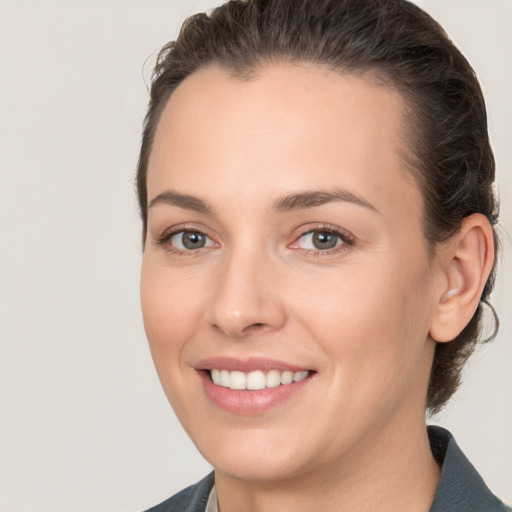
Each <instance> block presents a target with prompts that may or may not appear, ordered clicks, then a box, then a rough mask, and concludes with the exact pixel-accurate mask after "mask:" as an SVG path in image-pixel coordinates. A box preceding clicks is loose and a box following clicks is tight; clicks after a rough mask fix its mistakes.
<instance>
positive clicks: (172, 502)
mask: <svg viewBox="0 0 512 512" xmlns="http://www.w3.org/2000/svg"><path fill="white" fill-rule="evenodd" d="M213 483H214V477H213V472H212V473H210V474H209V475H208V476H207V477H206V478H203V479H202V480H201V481H200V482H198V483H197V484H195V485H191V486H190V487H187V488H186V489H183V490H182V491H180V492H179V493H177V494H175V495H174V496H171V497H170V498H169V499H167V500H165V501H164V502H162V503H160V504H159V505H156V506H154V507H152V508H150V509H149V510H146V512H204V510H205V508H206V503H207V502H208V497H209V495H210V491H211V490H212V487H213Z"/></svg>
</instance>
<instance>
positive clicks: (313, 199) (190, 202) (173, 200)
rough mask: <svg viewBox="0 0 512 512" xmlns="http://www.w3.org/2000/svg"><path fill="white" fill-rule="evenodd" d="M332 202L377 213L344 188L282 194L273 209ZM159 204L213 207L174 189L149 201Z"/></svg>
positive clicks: (196, 209) (204, 210)
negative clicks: (352, 205) (360, 207)
mask: <svg viewBox="0 0 512 512" xmlns="http://www.w3.org/2000/svg"><path fill="white" fill-rule="evenodd" d="M333 202H345V203H351V204H356V205H358V206H362V207H364V208H368V209H370V210H373V211H375V212H377V213H378V210H377V208H375V206H373V205H372V204H371V203H369V202H368V201H367V200H366V199H364V198H362V197H361V196H359V195H357V194H354V193H353V192H350V191H348V190H345V189H341V188H336V189H333V190H313V191H305V192H299V193H296V194H289V195H284V196H281V197H279V198H278V199H276V201H275V202H274V204H273V210H274V211H275V212H277V213H285V212H289V211H293V210H303V209H307V208H314V207H315V206H322V205H324V204H328V203H333ZM159 204H167V205H170V206H177V207H178V208H183V209H185V210H190V211H194V212H197V213H205V214H211V213H213V208H212V206H211V205H210V204H208V203H207V202H206V201H204V200H203V199H200V198H198V197H195V196H191V195H188V194H181V193H180V192H176V191H174V190H166V191H164V192H162V193H160V194H158V195H157V196H155V197H154V198H153V199H152V200H151V202H150V203H149V208H152V207H154V206H156V205H159Z"/></svg>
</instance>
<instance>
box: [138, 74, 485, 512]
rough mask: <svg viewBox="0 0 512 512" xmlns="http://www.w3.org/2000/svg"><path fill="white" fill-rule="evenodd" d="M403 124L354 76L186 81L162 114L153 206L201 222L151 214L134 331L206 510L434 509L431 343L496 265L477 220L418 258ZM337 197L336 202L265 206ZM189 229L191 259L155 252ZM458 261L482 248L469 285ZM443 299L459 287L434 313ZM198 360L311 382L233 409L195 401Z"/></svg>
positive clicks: (153, 166) (383, 94) (170, 250)
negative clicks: (274, 366) (202, 240)
mask: <svg viewBox="0 0 512 512" xmlns="http://www.w3.org/2000/svg"><path fill="white" fill-rule="evenodd" d="M402 112H403V101H402V98H401V97H400V95H399V94H398V93H396V92H395V91H393V90H390V89H388V88H384V87H381V86H377V85H375V84H374V83H372V82H371V81H369V80H368V81H367V80H365V79H364V77H363V78H361V77H355V76H350V75H341V74H337V73H333V72H331V71H326V70H323V69H321V68H319V67H316V66H312V65H300V66H299V65H287V64H281V65H275V66H272V67H267V68H264V69H262V70H259V71H258V73H257V74H256V76H254V77H253V78H251V79H250V80H246V81H242V80H240V79H237V78H234V77H232V76H230V75H229V74H228V73H227V72H226V71H223V70H221V69H219V68H216V67H210V68H206V69H202V70H200V71H197V72H195V73H194V74H193V75H191V76H189V77H188V78H187V79H186V80H185V81H184V82H183V83H182V84H181V85H180V86H179V87H178V88H177V89H176V90H175V91H174V93H173V94H172V96H171V99H170V101H169V102H168V104H167V106H166V108H165V110H164V112H163V114H162V117H161V119H160V121H159V125H158V128H157V131H156V136H155V140H154V144H153V149H152V153H151V157H150V162H149V167H148V198H149V201H150V203H151V201H153V200H154V198H156V197H158V196H159V195H161V194H165V193H166V192H167V191H169V190H172V191H173V192H176V193H179V194H184V195H188V196H193V197H194V198H198V199H200V200H202V201H203V202H205V203H207V205H208V207H209V209H208V211H196V210H193V209H191V208H190V206H191V205H190V201H189V202H188V203H187V204H184V203H183V202H181V203H180V204H170V203H172V202H173V201H163V200H161V201H157V202H154V204H153V205H152V206H151V207H150V208H149V213H148V234H147V239H146V244H145V249H144V256H143V264H142V276H141V300H142V308H143V315H144V324H145V329H146V332H147V336H148V340H149V343H150V348H151V352H152V356H153V359H154V362H155V366H156V369H157V371H158V374H159V377H160V380H161V382H162V386H163V388H164V390H165V392H166V394H167V397H168V399H169V401H170V403H171V405H172V407H173V408H174V410H175V412H176V414H177V416H178V418H179V419H180V421H181V423H182V425H183V426H184V428H185V429H186V431H187V433H188V434H189V435H190V437H191V439H192V440H193V442H194V443H195V445H196V446H197V448H198V449H199V451H200V452H201V453H202V454H203V456H204V457H205V458H206V459H207V460H208V461H209V462H210V463H211V464H212V465H213V467H214V468H215V470H216V486H217V490H218V496H219V504H220V508H221V510H222V512H229V511H235V510H238V511H240V510H243V511H266V510H280V511H288V510H290V511H291V510H293V511H294V512H300V511H302V510H304V511H305V510H312V509H314V510H325V511H330V510H341V509H343V510H350V511H358V510H365V511H373V510H375V511H377V510H378V511H380V512H382V511H386V510H390V511H391V510H393V511H395V512H396V511H401V510H404V511H405V510H415V511H423V510H424V511H428V510H429V508H430V504H431V502H432V499H433V496H434V494H435V489H436V486H437V483H438V480H439V472H440V470H439V467H438V466H437V464H436V463H435V461H434V459H433V457H432V454H431V452H430V449H429V445H428V438H427V435H426V429H425V397H426V390H427V385H428V377H429V372H430V368H431V364H432V358H433V353H434V348H435V342H434V341H433V339H432V336H431V331H435V332H436V335H437V336H438V338H437V339H438V341H448V340H449V339H452V338H453V337H454V336H455V335H456V334H457V333H455V334H454V333H453V332H452V331H451V330H457V329H459V327H460V329H461V328H462V327H463V325H462V324H463V322H466V323H467V321H468V320H469V318H470V316H469V318H467V320H466V317H467V315H469V314H470V311H469V310H471V308H473V311H474V307H476V305H473V303H471V304H469V306H467V309H468V312H467V314H466V315H465V316H464V315H463V314H461V313H460V312H461V307H457V306H456V305H455V306H454V304H457V302H456V301H457V300H458V299H460V298H461V296H462V291H466V292H467V290H469V289H470V288H471V286H469V285H466V282H469V281H468V276H469V277H471V276H473V274H474V279H473V281H474V282H475V283H476V284H474V286H473V287H472V288H471V290H472V291H473V294H478V288H479V287H480V289H481V286H483V284H481V283H483V282H485V279H484V278H485V276H484V275H483V274H485V272H487V271H488V270H489V269H490V264H489V261H490V259H489V258H491V257H492V255H489V252H490V251H491V250H490V249H489V247H488V246H489V244H488V243H487V242H488V238H489V232H488V231H485V229H486V228H485V223H484V222H483V221H482V219H479V218H474V219H473V221H472V223H471V222H468V225H467V226H465V227H464V229H462V230H461V233H460V234H459V235H457V238H456V239H454V240H451V241H450V242H449V243H447V244H445V246H443V248H442V250H439V251H437V252H436V253H435V254H434V256H432V255H431V253H430V252H429V250H428V246H427V243H426V241H425V239H424V236H423V233H422V229H421V223H422V211H423V201H422V196H421V193H420V191H419V190H418V188H417V185H416V182H415V180H414V179H413V178H412V175H411V172H410V171H409V170H408V169H407V167H406V164H405V162H404V160H403V159H402V157H401V155H403V152H404V151H407V148H406V146H405V145H404V142H403V138H402V133H403V129H404V121H403V119H402ZM335 189H336V190H340V189H342V190H343V191H345V197H344V200H333V201H329V202H327V203H325V204H320V205H317V206H307V207H296V208H292V209H286V210H284V211H283V210H282V209H281V210H276V208H275V203H276V201H279V200H280V199H281V198H283V197H284V196H289V195H293V194H303V193H305V192H308V193H309V192H312V191H319V190H321V191H332V190H335ZM347 192H348V194H347ZM160 197H161V196H160ZM354 198H358V199H360V201H359V202H357V201H354ZM347 199H350V200H347ZM174 202H175V201H174ZM361 203H365V204H361ZM303 206H304V205H303ZM475 226H476V227H475ZM326 227H328V229H330V230H338V231H339V232H340V233H341V234H342V235H343V237H344V240H343V238H339V239H338V238H337V239H336V240H337V243H338V246H337V247H336V248H335V249H333V250H330V251H327V250H318V249H315V247H314V246H312V245H311V240H310V239H308V238H307V236H305V234H306V233H308V232H311V231H312V230H317V231H322V230H324V231H325V229H326ZM185 228H187V229H189V230H191V231H200V232H203V233H204V234H205V235H207V237H208V244H207V246H205V247H203V248H201V249H195V250H187V249H180V248H179V247H178V246H177V245H179V244H177V243H176V241H178V242H179V241H180V240H181V238H180V236H177V237H174V238H169V237H168V238H167V239H166V240H165V242H162V236H163V235H165V234H168V233H171V232H179V231H180V230H183V229H185ZM482 233H483V234H482ZM490 236H492V235H490ZM486 237H487V238H486ZM461 240H463V241H465V245H464V246H463V244H461V243H459V242H460V241H461ZM482 240H483V242H482ZM486 243H487V245H485V244H486ZM482 244H483V246H482ZM482 247H484V249H482ZM463 250H466V251H467V254H468V255H470V256H471V257H469V256H468V258H466V259H467V261H471V262H476V260H477V259H478V257H477V256H474V255H475V254H480V255H482V254H483V256H482V257H480V259H479V263H478V264H477V263H474V265H473V267H474V271H473V273H471V271H470V270H461V269H465V268H466V267H464V266H463V265H462V264H461V263H460V261H458V262H457V264H456V265H455V264H454V263H453V261H454V259H455V256H456V255H459V254H462V252H463ZM482 251H483V252H482ZM485 251H487V252H485ZM461 261H462V260H461ZM473 267H472V268H473ZM468 269H469V267H468ZM482 269H483V270H482ZM477 274H478V275H477ZM473 281H471V283H473ZM471 283H470V284H471ZM454 287H455V288H454ZM450 289H456V291H457V292H461V293H452V294H451V295H449V298H448V299H446V300H444V299H443V294H446V293H447V291H449V290H450ZM445 297H448V295H445ZM466 302H469V300H468V301H466ZM473 306H474V307H473ZM450 308H451V309H450ZM450 311H452V312H453V311H456V313H457V314H459V315H460V316H461V320H460V323H461V325H460V326H459V325H458V324H457V325H455V326H454V319H453V314H452V315H451V316H450ZM464 325H465V324H464ZM450 329H451V330H450ZM443 336H444V338H446V339H443ZM213 356H229V357H235V358H240V359H246V358H248V357H265V358H272V359H277V360H280V361H285V362H287V363H290V364H294V365H297V366H301V367H306V368H308V369H311V370H314V372H315V373H314V374H313V375H312V377H311V378H309V379H308V382H307V384H306V385H305V386H303V387H302V389H301V391H300V393H297V394H295V395H293V396H292V397H291V398H289V399H288V400H286V401H284V402H283V403H280V404H279V405H277V406H276V407H273V408H271V409H269V410H267V411H265V412H263V413H261V414H256V415H244V414H236V413H233V412H227V411H225V410H223V409H220V408H219V407H217V406H216V405H214V404H213V403H212V402H211V401H210V400H209V399H208V398H207V397H206V395H205V393H204V391H203V386H202V381H201V378H200V377H199V375H198V373H199V372H198V370H197V365H198V363H199V361H200V360H201V359H204V358H208V357H213Z"/></svg>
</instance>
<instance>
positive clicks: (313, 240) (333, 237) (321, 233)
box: [292, 229, 352, 253]
mask: <svg viewBox="0 0 512 512" xmlns="http://www.w3.org/2000/svg"><path fill="white" fill-rule="evenodd" d="M348 245H352V240H351V239H350V238H349V237H348V236H347V235H345V234H344V233H340V232H338V231H336V230H333V229H313V230H311V231H308V232H307V233H304V234H303V235H302V236H300V237H299V238H298V239H297V240H296V241H295V242H294V243H293V245H292V248H293V249H305V250H308V251H316V252H317V253H319V252H329V251H332V250H336V249H337V248H340V249H341V248H342V246H348Z"/></svg>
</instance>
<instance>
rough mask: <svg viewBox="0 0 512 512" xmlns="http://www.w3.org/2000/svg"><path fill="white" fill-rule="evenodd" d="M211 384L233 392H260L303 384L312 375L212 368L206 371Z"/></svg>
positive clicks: (307, 371)
mask: <svg viewBox="0 0 512 512" xmlns="http://www.w3.org/2000/svg"><path fill="white" fill-rule="evenodd" d="M206 371H207V374H208V376H209V377H210V380H211V382H213V384H215V385H216V386H221V387H223V388H229V389H232V390H239V391H243V390H248V391H259V390H262V389H266V388H276V387H278V386H288V385H290V384H292V383H294V382H301V381H303V380H304V379H306V378H308V377H309V376H310V374H311V373H312V372H311V371H309V370H302V371H298V372H294V371H291V370H285V371H280V370H277V369H273V370H268V371H264V370H253V371H251V372H242V371H237V370H234V371H229V370H221V369H218V368H212V369H210V370H206Z"/></svg>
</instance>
